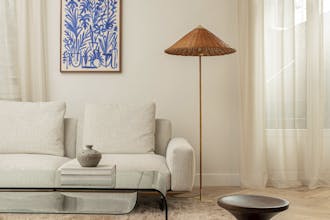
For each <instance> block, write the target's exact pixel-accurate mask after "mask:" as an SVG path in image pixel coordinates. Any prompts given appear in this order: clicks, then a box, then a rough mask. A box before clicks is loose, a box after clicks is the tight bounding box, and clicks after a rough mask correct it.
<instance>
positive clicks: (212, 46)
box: [165, 26, 235, 200]
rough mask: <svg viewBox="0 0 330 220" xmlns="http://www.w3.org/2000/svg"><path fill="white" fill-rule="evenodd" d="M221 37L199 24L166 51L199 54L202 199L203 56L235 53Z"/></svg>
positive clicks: (200, 195)
mask: <svg viewBox="0 0 330 220" xmlns="http://www.w3.org/2000/svg"><path fill="white" fill-rule="evenodd" d="M234 52H235V49H233V48H230V47H229V46H228V45H227V44H226V43H225V42H223V41H222V40H221V39H220V38H218V37H217V36H215V35H214V34H212V33H211V32H210V31H208V30H206V29H205V28H204V27H202V26H198V27H197V28H195V29H194V30H192V31H191V32H189V33H188V34H186V35H185V36H184V37H182V38H181V39H180V40H178V41H177V42H176V43H175V44H173V45H172V46H171V47H170V48H168V49H166V50H165V53H168V54H172V55H181V56H198V61H199V199H200V200H201V199H202V180H203V177H202V174H203V170H202V165H203V163H202V159H203V157H202V144H203V124H202V122H203V120H202V119H203V118H202V116H203V114H202V56H220V55H226V54H230V53H234Z"/></svg>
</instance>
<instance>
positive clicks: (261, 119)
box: [239, 0, 330, 188]
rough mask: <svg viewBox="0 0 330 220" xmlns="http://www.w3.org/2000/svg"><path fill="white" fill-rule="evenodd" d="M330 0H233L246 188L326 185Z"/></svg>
mask: <svg viewBox="0 0 330 220" xmlns="http://www.w3.org/2000/svg"><path fill="white" fill-rule="evenodd" d="M329 4H330V1H329V0H248V1H246V0H239V16H240V18H239V22H240V63H241V97H242V138H243V141H242V147H241V162H242V163H241V183H242V186H244V187H253V188H255V187H264V186H266V185H267V184H268V185H272V186H276V187H293V186H299V185H307V186H309V187H317V186H321V185H329V184H330V135H329V134H330V132H329V131H328V130H327V129H328V128H329V127H330V126H329V125H330V120H329V119H330V107H329V106H330V60H329V58H328V57H329V53H330V42H329V41H330V40H329V39H330V38H329V37H330V17H329V16H330V14H329V13H330V8H329V7H330V5H329ZM328 121H329V122H328Z"/></svg>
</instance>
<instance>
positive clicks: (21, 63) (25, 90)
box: [0, 0, 47, 101]
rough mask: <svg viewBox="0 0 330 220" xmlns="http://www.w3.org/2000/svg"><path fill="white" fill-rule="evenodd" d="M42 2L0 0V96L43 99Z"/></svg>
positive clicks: (44, 8) (24, 99) (44, 12)
mask: <svg viewBox="0 0 330 220" xmlns="http://www.w3.org/2000/svg"><path fill="white" fill-rule="evenodd" d="M46 3H47V1H43V0H29V1H22V0H0V8H1V9H0V10H1V14H0V16H1V17H0V19H1V21H0V22H1V23H3V24H4V25H3V26H2V27H4V28H2V29H1V30H0V44H1V46H3V45H4V47H5V49H4V53H3V54H2V55H1V56H4V57H5V59H0V68H1V69H0V84H1V85H4V86H3V87H1V89H0V99H15V100H22V101H45V100H46V96H47V94H46V76H47V63H46V61H47V56H46V55H47V48H46V45H47V44H46V43H47V42H46V38H47V36H46V33H47V32H46V26H45V24H46ZM8 15H9V16H8ZM4 67H6V68H4ZM8 79H12V80H11V81H10V82H8Z"/></svg>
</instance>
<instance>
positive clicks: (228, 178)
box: [194, 173, 240, 186]
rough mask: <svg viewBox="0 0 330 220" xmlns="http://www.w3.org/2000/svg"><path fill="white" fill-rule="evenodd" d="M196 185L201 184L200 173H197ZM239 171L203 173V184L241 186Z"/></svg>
mask: <svg viewBox="0 0 330 220" xmlns="http://www.w3.org/2000/svg"><path fill="white" fill-rule="evenodd" d="M194 185H195V186H199V173H197V174H196V175H195V184H194ZM239 185H240V176H239V173H203V186H239Z"/></svg>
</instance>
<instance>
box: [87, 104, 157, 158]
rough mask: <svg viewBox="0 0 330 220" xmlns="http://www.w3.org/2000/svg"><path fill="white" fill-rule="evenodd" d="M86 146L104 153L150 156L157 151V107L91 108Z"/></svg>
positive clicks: (91, 106)
mask: <svg viewBox="0 0 330 220" xmlns="http://www.w3.org/2000/svg"><path fill="white" fill-rule="evenodd" d="M83 144H84V145H87V144H91V145H94V148H95V149H96V150H98V151H100V152H101V153H118V154H119V153H137V154H138V153H150V152H154V149H155V104H154V103H149V104H140V105H132V104H88V105H86V108H85V117H84V129H83Z"/></svg>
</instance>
